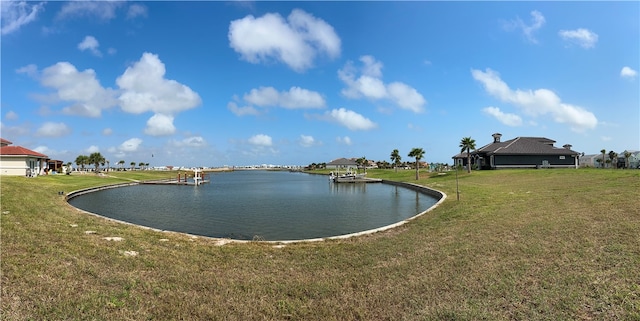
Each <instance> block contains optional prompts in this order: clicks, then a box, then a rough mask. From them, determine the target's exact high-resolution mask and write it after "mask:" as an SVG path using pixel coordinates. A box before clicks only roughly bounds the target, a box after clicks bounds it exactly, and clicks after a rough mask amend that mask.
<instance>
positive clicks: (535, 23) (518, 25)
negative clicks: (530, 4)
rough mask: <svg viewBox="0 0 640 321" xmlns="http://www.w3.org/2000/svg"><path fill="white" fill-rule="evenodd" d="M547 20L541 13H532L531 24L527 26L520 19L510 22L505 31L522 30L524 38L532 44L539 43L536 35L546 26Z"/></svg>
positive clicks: (535, 11)
mask: <svg viewBox="0 0 640 321" xmlns="http://www.w3.org/2000/svg"><path fill="white" fill-rule="evenodd" d="M545 22H546V20H545V18H544V16H543V15H542V13H540V11H537V10H534V11H531V24H526V23H525V22H524V21H522V19H520V18H519V17H518V18H516V20H513V21H510V22H508V23H506V24H505V26H504V27H505V29H507V30H514V29H521V30H522V33H523V34H524V36H525V37H526V38H527V40H528V41H529V42H531V43H538V40H537V39H536V37H535V35H534V33H535V32H536V31H538V30H539V29H540V28H542V26H543V25H544V24H545Z"/></svg>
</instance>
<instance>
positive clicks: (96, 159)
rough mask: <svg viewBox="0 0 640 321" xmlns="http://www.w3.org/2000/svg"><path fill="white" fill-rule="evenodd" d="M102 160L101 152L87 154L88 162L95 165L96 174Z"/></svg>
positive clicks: (102, 162) (103, 160)
mask: <svg viewBox="0 0 640 321" xmlns="http://www.w3.org/2000/svg"><path fill="white" fill-rule="evenodd" d="M104 162H105V159H104V156H102V154H100V153H99V152H95V153H91V155H89V164H93V165H95V167H96V174H97V173H98V172H99V169H100V164H104Z"/></svg>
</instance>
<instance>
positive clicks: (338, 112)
mask: <svg viewBox="0 0 640 321" xmlns="http://www.w3.org/2000/svg"><path fill="white" fill-rule="evenodd" d="M322 119H326V120H329V121H333V122H336V123H338V124H340V125H342V126H344V127H347V128H348V129H350V130H370V129H373V128H376V127H378V125H377V124H376V123H374V122H372V121H371V120H369V119H368V118H366V117H364V116H362V115H360V114H358V113H356V112H354V111H352V110H348V109H345V108H340V109H333V110H331V111H327V112H326V113H325V114H324V117H322Z"/></svg>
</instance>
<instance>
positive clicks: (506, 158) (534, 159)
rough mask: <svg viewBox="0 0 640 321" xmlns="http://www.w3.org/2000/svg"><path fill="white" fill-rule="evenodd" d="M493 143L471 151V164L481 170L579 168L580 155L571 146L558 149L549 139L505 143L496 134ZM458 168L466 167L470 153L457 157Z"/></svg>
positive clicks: (531, 138)
mask: <svg viewBox="0 0 640 321" xmlns="http://www.w3.org/2000/svg"><path fill="white" fill-rule="evenodd" d="M492 137H493V142H492V143H490V144H487V145H484V146H482V147H480V148H478V149H476V150H474V151H472V152H471V164H472V165H476V166H477V168H478V169H499V168H555V167H565V168H577V167H578V165H579V159H578V158H579V156H580V153H578V152H576V151H574V150H571V145H569V144H566V145H564V146H563V147H555V146H553V144H555V142H556V141H554V140H552V139H549V138H546V137H516V138H514V139H510V140H507V141H501V137H502V135H501V134H499V133H495V134H493V135H492ZM453 159H454V162H455V163H456V165H466V161H467V153H466V152H463V153H459V154H457V155H455V156H453Z"/></svg>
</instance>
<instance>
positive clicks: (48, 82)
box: [40, 62, 116, 117]
mask: <svg viewBox="0 0 640 321" xmlns="http://www.w3.org/2000/svg"><path fill="white" fill-rule="evenodd" d="M40 82H41V84H42V85H43V86H45V87H49V88H53V89H55V90H56V92H55V94H53V96H52V97H51V98H52V99H54V100H57V101H65V102H71V103H72V105H70V106H67V107H65V108H63V110H62V112H63V113H65V114H68V115H80V116H88V117H100V115H101V113H102V110H103V109H106V108H109V107H112V106H114V105H116V100H115V99H114V91H113V90H112V89H111V88H106V89H105V88H103V87H102V86H101V85H100V83H99V82H98V80H97V79H96V74H95V72H94V71H93V70H92V69H87V70H84V71H82V72H79V71H78V70H77V69H76V67H75V66H73V65H72V64H70V63H68V62H59V63H57V64H55V65H53V66H51V67H47V68H45V69H44V70H43V71H42V77H41V79H40Z"/></svg>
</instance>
